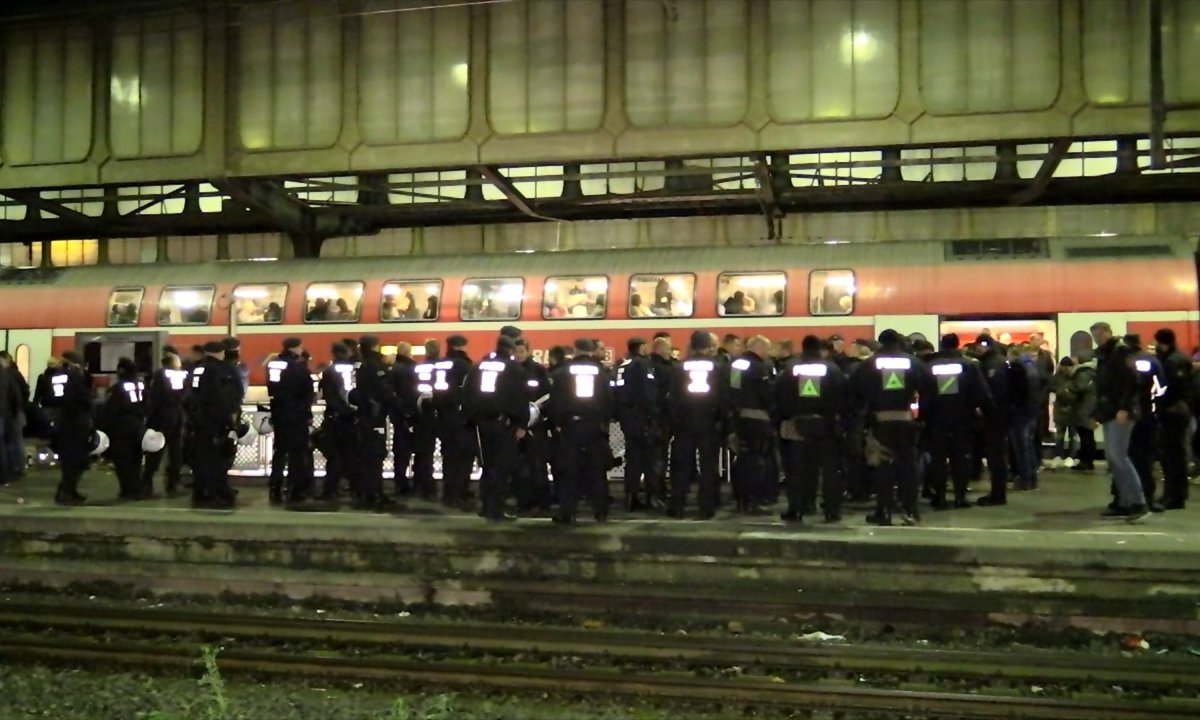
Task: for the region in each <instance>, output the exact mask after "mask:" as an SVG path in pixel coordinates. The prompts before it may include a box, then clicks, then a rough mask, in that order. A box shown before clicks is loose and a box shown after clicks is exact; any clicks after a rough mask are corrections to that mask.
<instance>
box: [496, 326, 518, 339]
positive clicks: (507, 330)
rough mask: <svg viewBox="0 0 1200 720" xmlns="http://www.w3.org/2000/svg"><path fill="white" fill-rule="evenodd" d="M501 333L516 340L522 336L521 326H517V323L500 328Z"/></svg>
mask: <svg viewBox="0 0 1200 720" xmlns="http://www.w3.org/2000/svg"><path fill="white" fill-rule="evenodd" d="M500 334H501V335H503V336H504V337H506V338H512V339H513V340H516V339H517V338H519V337H521V328H519V327H517V326H516V325H505V326H504V327H502V328H500Z"/></svg>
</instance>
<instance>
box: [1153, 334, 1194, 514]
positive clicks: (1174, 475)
mask: <svg viewBox="0 0 1200 720" xmlns="http://www.w3.org/2000/svg"><path fill="white" fill-rule="evenodd" d="M1158 361H1159V363H1160V364H1161V365H1162V368H1163V374H1164V375H1165V376H1166V379H1167V386H1166V387H1165V388H1163V390H1162V394H1161V396H1160V397H1159V398H1158V403H1157V406H1158V422H1159V441H1160V444H1161V452H1162V455H1161V457H1160V458H1159V461H1160V463H1161V465H1162V471H1163V505H1164V506H1166V509H1168V510H1177V509H1182V508H1183V506H1184V503H1185V502H1186V501H1187V497H1188V471H1187V432H1188V426H1189V425H1190V424H1191V421H1192V411H1191V406H1192V402H1193V401H1194V398H1193V396H1192V382H1193V379H1192V362H1191V360H1189V359H1188V357H1187V356H1186V355H1184V354H1183V353H1181V352H1179V349H1178V348H1176V347H1174V346H1169V347H1167V348H1165V349H1164V350H1163V351H1160V352H1159V354H1158Z"/></svg>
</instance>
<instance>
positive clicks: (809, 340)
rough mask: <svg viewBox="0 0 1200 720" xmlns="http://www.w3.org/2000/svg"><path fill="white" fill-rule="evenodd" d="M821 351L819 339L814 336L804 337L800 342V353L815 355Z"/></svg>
mask: <svg viewBox="0 0 1200 720" xmlns="http://www.w3.org/2000/svg"><path fill="white" fill-rule="evenodd" d="M820 350H821V338H819V337H817V336H816V335H805V336H804V339H803V340H801V341H800V351H801V352H804V353H816V352H819V351H820Z"/></svg>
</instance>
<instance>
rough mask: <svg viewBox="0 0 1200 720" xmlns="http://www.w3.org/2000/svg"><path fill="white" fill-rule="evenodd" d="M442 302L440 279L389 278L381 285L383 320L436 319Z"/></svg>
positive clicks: (380, 317) (381, 312) (380, 309)
mask: <svg viewBox="0 0 1200 720" xmlns="http://www.w3.org/2000/svg"><path fill="white" fill-rule="evenodd" d="M441 303H442V281H441V280H389V281H388V282H386V283H384V285H383V304H382V305H380V306H379V319H380V320H382V321H383V322H412V321H417V320H426V321H429V320H437V319H438V315H439V314H440V309H441Z"/></svg>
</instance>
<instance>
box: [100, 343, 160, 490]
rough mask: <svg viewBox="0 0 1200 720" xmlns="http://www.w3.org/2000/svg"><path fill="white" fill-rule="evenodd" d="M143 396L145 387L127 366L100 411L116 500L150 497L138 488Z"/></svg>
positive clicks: (113, 385) (111, 387)
mask: <svg viewBox="0 0 1200 720" xmlns="http://www.w3.org/2000/svg"><path fill="white" fill-rule="evenodd" d="M145 394H146V385H145V383H143V382H142V380H141V378H139V377H138V376H137V370H136V369H135V368H134V367H133V364H132V363H130V364H129V365H128V366H126V367H122V368H120V369H119V370H118V374H117V377H116V378H115V379H114V381H113V384H112V386H110V387H109V389H108V397H107V398H106V399H105V401H104V408H103V410H102V417H103V420H104V421H103V423H102V425H103V427H104V431H105V432H106V433H108V440H109V446H108V447H109V450H108V452H109V457H111V458H112V462H113V469H114V470H115V471H116V475H117V484H118V485H119V487H120V497H121V498H122V499H124V500H141V499H144V498H146V497H149V496H150V488H148V487H143V486H142V485H141V480H142V477H141V475H142V436H143V435H144V434H145V432H146V403H145Z"/></svg>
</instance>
